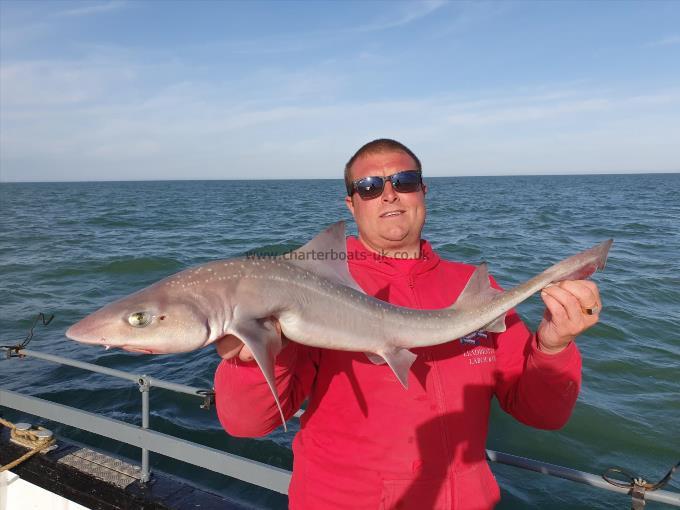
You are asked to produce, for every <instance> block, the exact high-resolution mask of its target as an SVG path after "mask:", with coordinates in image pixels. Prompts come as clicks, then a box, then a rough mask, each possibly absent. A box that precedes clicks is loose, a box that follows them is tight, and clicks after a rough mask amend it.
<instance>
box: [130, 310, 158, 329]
mask: <svg viewBox="0 0 680 510" xmlns="http://www.w3.org/2000/svg"><path fill="white" fill-rule="evenodd" d="M151 319H152V317H151V314H150V313H149V312H134V313H131V314H130V315H129V316H128V322H129V323H130V326H132V327H135V328H143V327H145V326H148V325H149V324H150V323H151Z"/></svg>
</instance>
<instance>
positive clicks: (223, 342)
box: [215, 320, 288, 361]
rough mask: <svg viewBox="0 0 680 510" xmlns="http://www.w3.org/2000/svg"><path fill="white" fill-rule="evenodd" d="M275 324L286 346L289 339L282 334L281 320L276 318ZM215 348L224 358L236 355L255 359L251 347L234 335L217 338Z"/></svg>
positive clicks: (247, 359) (248, 359)
mask: <svg viewBox="0 0 680 510" xmlns="http://www.w3.org/2000/svg"><path fill="white" fill-rule="evenodd" d="M274 324H276V330H277V331H278V332H279V336H280V337H281V345H282V347H285V346H286V344H287V343H288V339H287V338H285V337H283V336H282V335H281V324H279V321H277V320H274ZM215 349H216V350H217V354H219V356H220V357H221V358H222V359H231V358H233V357H234V356H238V358H239V359H240V360H241V361H253V359H254V358H253V353H252V352H250V349H248V347H247V346H246V345H245V344H244V343H243V342H242V341H241V339H240V338H238V337H236V336H234V335H225V336H223V337H222V338H219V339H217V340H215Z"/></svg>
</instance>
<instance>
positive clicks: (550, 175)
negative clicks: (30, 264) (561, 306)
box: [0, 170, 680, 184]
mask: <svg viewBox="0 0 680 510" xmlns="http://www.w3.org/2000/svg"><path fill="white" fill-rule="evenodd" d="M678 173H680V170H661V171H653V172H637V171H636V172H616V171H614V172H597V173H591V172H577V173H543V174H484V175H479V174H474V175H466V174H462V175H461V174H458V175H430V176H428V175H424V176H423V178H424V179H455V178H459V177H464V178H470V177H472V178H475V177H477V178H484V177H584V176H599V175H665V174H671V175H672V174H678ZM343 180H344V179H343V178H342V177H292V178H289V179H281V178H274V177H261V178H239V179H233V178H213V179H210V178H203V179H190V178H186V179H184V178H179V179H121V180H114V179H99V180H90V181H83V180H61V181H57V180H53V181H50V180H44V181H38V180H35V181H33V180H26V181H22V180H16V181H15V180H12V181H7V180H3V179H2V178H0V184H59V183H64V184H80V183H83V184H84V183H106V182H210V181H216V182H226V181H253V182H255V181H343Z"/></svg>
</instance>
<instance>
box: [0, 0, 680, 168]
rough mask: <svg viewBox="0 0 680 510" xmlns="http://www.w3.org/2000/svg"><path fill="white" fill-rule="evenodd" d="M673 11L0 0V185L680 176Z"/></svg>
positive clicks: (679, 31) (660, 7) (678, 39)
mask: <svg viewBox="0 0 680 510" xmlns="http://www.w3.org/2000/svg"><path fill="white" fill-rule="evenodd" d="M679 63H680V2H677V1H669V2H661V1H659V2H581V1H578V2H555V1H550V2H548V1H546V2H498V3H496V2H443V1H426V2H399V1H378V2H359V1H344V2H330V1H328V2H312V1H303V2H284V1H274V2H219V1H209V2H188V1H187V2H179V1H177V2H162V1H159V0H153V1H148V2H143V1H136V0H131V1H124V0H111V1H92V2H85V1H74V2H72V1H56V0H53V1H47V2H31V1H19V2H16V1H8V0H0V180H2V181H17V180H50V181H54V180H127V179H133V180H136V179H144V180H146V179H236V178H307V177H320V178H326V177H328V178H334V177H335V178H339V177H341V174H342V168H343V165H344V163H345V161H346V160H347V159H348V158H349V157H350V156H351V154H352V153H353V152H354V151H355V150H356V149H357V148H358V147H359V146H361V145H362V144H363V143H365V142H366V141H369V140H372V139H374V138H379V137H390V138H396V139H398V140H400V141H402V142H404V143H406V144H407V145H408V146H409V147H411V148H412V149H413V150H414V151H415V152H416V153H417V154H418V155H419V156H420V158H421V160H422V161H423V165H424V171H425V173H426V175H507V174H544V173H591V172H592V173H609V172H669V171H675V172H678V171H680V64H679Z"/></svg>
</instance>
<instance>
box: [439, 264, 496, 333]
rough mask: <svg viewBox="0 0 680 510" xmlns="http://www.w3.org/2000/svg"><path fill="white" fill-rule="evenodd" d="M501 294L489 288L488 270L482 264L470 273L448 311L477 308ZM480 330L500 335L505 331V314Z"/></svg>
mask: <svg viewBox="0 0 680 510" xmlns="http://www.w3.org/2000/svg"><path fill="white" fill-rule="evenodd" d="M501 292H502V291H500V290H498V289H494V288H493V287H492V286H491V282H490V280H489V269H488V267H487V264H486V262H482V263H481V264H480V265H479V266H478V267H477V269H475V271H474V273H472V276H470V279H469V280H468V282H467V284H465V288H464V289H463V292H461V293H460V296H458V299H456V302H455V303H454V304H453V305H452V306H451V307H450V309H451V310H457V311H460V312H463V311H466V310H472V309H475V308H479V307H481V306H483V305H484V304H486V303H488V302H489V301H491V300H492V299H493V298H494V297H495V296H496V295H498V294H499V293H501ZM482 329H483V330H485V331H491V332H493V333H502V332H503V331H505V314H503V315H501V316H500V317H498V318H496V319H495V320H493V321H492V322H491V323H489V324H487V325H486V326H485V327H484V328H482Z"/></svg>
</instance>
